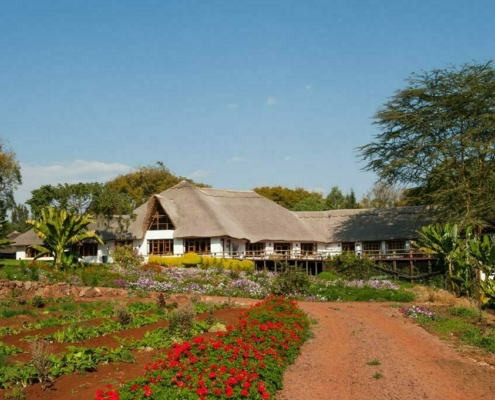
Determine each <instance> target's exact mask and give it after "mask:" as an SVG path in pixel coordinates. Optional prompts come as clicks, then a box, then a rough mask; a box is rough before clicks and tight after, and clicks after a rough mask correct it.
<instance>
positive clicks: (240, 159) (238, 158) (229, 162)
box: [227, 157, 244, 164]
mask: <svg viewBox="0 0 495 400" xmlns="http://www.w3.org/2000/svg"><path fill="white" fill-rule="evenodd" d="M240 161H244V158H242V157H232V158H231V159H230V160H228V161H227V164H231V163H236V162H240Z"/></svg>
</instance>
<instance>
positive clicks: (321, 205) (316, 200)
mask: <svg viewBox="0 0 495 400" xmlns="http://www.w3.org/2000/svg"><path fill="white" fill-rule="evenodd" d="M292 210H293V211H323V210H325V201H324V200H323V199H322V198H321V197H318V196H309V197H305V198H304V199H302V200H301V201H300V202H299V203H297V204H296V205H295V206H294V208H293V209H292Z"/></svg>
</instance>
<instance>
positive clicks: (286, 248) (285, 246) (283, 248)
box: [273, 243, 290, 254]
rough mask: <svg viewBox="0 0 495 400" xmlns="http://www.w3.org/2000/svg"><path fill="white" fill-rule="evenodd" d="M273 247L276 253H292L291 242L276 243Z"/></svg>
mask: <svg viewBox="0 0 495 400" xmlns="http://www.w3.org/2000/svg"><path fill="white" fill-rule="evenodd" d="M273 249H274V250H275V253H281V254H288V253H290V243H274V244H273Z"/></svg>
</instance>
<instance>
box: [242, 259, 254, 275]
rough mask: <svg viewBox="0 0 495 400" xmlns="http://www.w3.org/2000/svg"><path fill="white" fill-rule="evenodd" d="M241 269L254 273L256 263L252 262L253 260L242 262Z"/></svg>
mask: <svg viewBox="0 0 495 400" xmlns="http://www.w3.org/2000/svg"><path fill="white" fill-rule="evenodd" d="M241 269H242V270H243V271H246V272H252V271H254V262H252V261H251V260H242V261H241Z"/></svg>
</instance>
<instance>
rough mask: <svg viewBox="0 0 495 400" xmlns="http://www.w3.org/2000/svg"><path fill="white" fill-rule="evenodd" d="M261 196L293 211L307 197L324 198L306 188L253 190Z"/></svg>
mask: <svg viewBox="0 0 495 400" xmlns="http://www.w3.org/2000/svg"><path fill="white" fill-rule="evenodd" d="M253 190H254V191H255V192H256V193H258V194H259V195H261V196H263V197H266V198H267V199H270V200H272V201H274V202H275V203H277V204H279V205H281V206H282V207H285V208H287V209H289V210H293V209H294V208H295V207H296V205H297V204H298V203H299V202H300V201H301V200H303V199H305V198H307V197H317V198H320V199H321V198H322V195H321V193H318V192H309V191H307V190H306V189H304V188H295V189H289V188H286V187H282V186H261V187H256V188H254V189H253Z"/></svg>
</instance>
